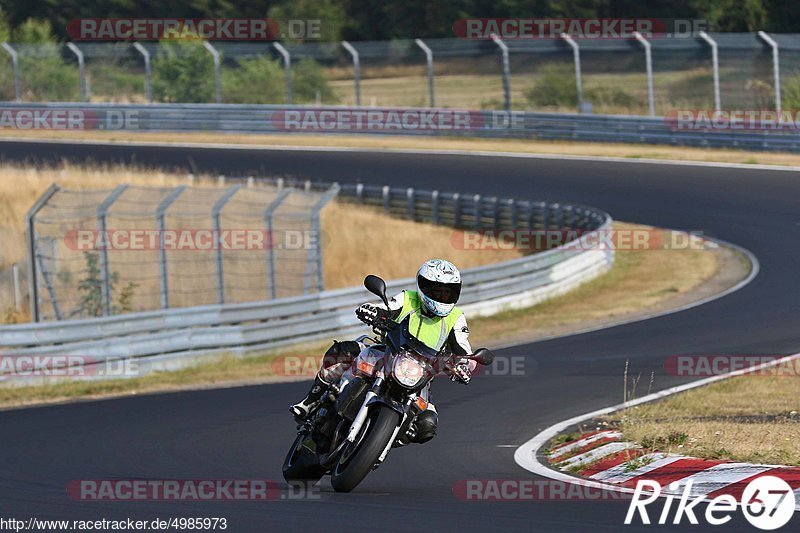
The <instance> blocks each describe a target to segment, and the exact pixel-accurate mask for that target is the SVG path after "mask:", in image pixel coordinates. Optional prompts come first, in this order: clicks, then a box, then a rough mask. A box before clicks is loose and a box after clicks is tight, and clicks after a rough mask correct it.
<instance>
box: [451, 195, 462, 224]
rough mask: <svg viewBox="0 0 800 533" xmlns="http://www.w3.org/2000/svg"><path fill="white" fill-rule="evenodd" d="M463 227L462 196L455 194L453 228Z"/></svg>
mask: <svg viewBox="0 0 800 533" xmlns="http://www.w3.org/2000/svg"><path fill="white" fill-rule="evenodd" d="M459 226H461V195H460V194H459V193H457V192H456V193H453V227H454V228H458V227H459Z"/></svg>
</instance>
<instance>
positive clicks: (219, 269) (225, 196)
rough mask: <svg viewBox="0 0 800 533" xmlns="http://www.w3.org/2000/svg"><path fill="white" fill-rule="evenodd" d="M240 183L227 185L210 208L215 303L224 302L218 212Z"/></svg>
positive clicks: (220, 225)
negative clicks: (215, 265) (215, 271)
mask: <svg viewBox="0 0 800 533" xmlns="http://www.w3.org/2000/svg"><path fill="white" fill-rule="evenodd" d="M240 187H241V185H233V186H231V187H228V190H226V191H225V194H223V195H222V196H221V197H220V199H219V200H217V201H216V203H215V204H214V207H213V208H211V218H212V219H213V220H214V245H215V246H216V248H217V303H219V304H224V303H225V273H224V272H223V270H222V243H221V241H220V233H221V232H222V224H221V223H220V220H219V219H220V212H221V211H222V208H223V207H225V204H227V203H228V200H230V199H231V197H233V195H234V194H236V191H238V190H239V188H240Z"/></svg>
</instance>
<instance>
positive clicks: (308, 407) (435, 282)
mask: <svg viewBox="0 0 800 533" xmlns="http://www.w3.org/2000/svg"><path fill="white" fill-rule="evenodd" d="M460 294H461V273H460V272H459V271H458V268H456V266H455V265H454V264H453V263H451V262H449V261H446V260H444V259H430V260H428V261H426V262H425V263H423V264H422V266H421V267H420V269H419V271H417V290H416V291H410V290H406V291H402V292H400V293H399V294H397V295H395V296H394V297H392V298H391V299H390V300H389V308H388V309H386V308H385V307H384V306H383V304H381V305H379V306H375V305H373V304H370V303H365V304H362V305H361V306H359V307H358V309H356V316H357V317H358V318H359V320H361V321H362V322H365V323H367V324H373V323H374V322H375V321H377V320H379V319H384V318H388V319H391V320H393V321H395V322H398V323H399V322H402V321H403V320H406V319H408V320H409V331H410V332H412V334H413V335H414V336H415V337H416V338H417V339H418V340H420V341H422V342H423V343H425V344H426V345H427V346H429V347H430V348H434V349H436V350H439V349H442V348H443V347H446V349H447V350H449V352H450V353H452V354H453V355H454V356H455V357H456V358H457V361H456V364H455V365H453V366H452V367H450V368H448V371H449V373H450V375H451V379H452V380H453V381H456V382H459V383H463V384H465V385H466V384H468V383H469V381H470V379H471V377H472V371H473V370H474V369H475V366H476V364H477V363H476V362H475V361H472V360H469V359H464V357H466V356H467V355H470V354H472V348H471V347H470V345H469V341H468V337H469V328H468V327H467V320H466V318H465V316H464V313H463V312H462V311H461V310H460V309H459V308H458V307H456V302H457V301H458V297H459V295H460ZM362 349H368V348H364V345H361V344H359V343H357V342H355V341H343V342H338V341H334V342H333V345H332V346H331V347H330V348H329V349H328V351H327V352H325V357H324V358H323V360H322V367H321V368H320V370H319V372H318V373H317V376H316V378H315V379H314V384H313V385H312V386H311V390H310V391H309V392H308V395H307V396H306V397H305V398H303V400H301V401H300V402H298V403H296V404H294V405H292V406H291V407H290V411H291V412H292V414H293V415H294V416H295V418H296V419H297V420H298V421H302V420H304V419H305V418H306V417H308V415H309V413H310V412H311V411H312V410H313V409H314V407H315V406H316V405H317V403H318V402H319V400H320V398H322V395H323V394H325V392H326V391H327V390H328V388H329V387H330V386H331V385H332V384H333V383H336V382H337V381H339V379H340V378H341V377H342V374H344V372H345V371H347V369H348V368H350V366H351V365H352V364H353V361H354V360H355V358H356V357H357V356H358V355H359V353H360V352H361V350H362ZM459 358H460V359H459ZM429 387H430V384H429V385H428V387H426V388H425V389H424V390H423V391H422V393H421V396H423V398H424V399H425V400H426V402H427V400H428V396H429ZM438 422H439V419H438V415H437V413H436V408H435V407H434V405H433V404H432V403H430V402H427V408H426V409H425V410H424V411H423V412H421V413H419V414H418V415H417V417H416V419H415V420H414V427H415V430H416V431H415V435H414V438H413V440H412V442H417V443H422V442H427V441H428V440H430V439H432V438H433V436H434V435H435V433H436V427H437V426H438Z"/></svg>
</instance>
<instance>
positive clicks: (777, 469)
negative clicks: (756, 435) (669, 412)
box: [547, 430, 800, 511]
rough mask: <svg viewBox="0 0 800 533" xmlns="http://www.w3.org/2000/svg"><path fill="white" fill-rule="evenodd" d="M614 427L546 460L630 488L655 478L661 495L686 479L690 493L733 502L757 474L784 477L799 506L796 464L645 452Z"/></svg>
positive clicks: (681, 489) (676, 490) (799, 479)
mask: <svg viewBox="0 0 800 533" xmlns="http://www.w3.org/2000/svg"><path fill="white" fill-rule="evenodd" d="M621 437H622V436H621V434H620V433H619V432H618V431H614V430H609V431H598V432H595V433H591V434H588V435H585V436H583V437H582V438H581V439H579V440H577V441H575V442H571V443H567V444H562V445H561V446H557V447H555V448H553V449H552V450H551V451H550V453H549V454H548V456H547V457H548V461H549V462H550V464H551V465H552V466H553V468H556V469H558V470H561V471H568V470H570V469H572V468H576V467H581V466H583V465H586V466H585V467H584V468H582V470H581V471H580V473H579V474H578V475H580V476H581V477H583V478H586V479H591V480H594V481H598V482H601V483H604V484H611V485H614V486H617V487H624V488H630V489H632V488H635V487H636V485H637V483H638V482H639V481H640V480H648V481H655V482H657V483H659V485H661V486H662V487H663V493H664V494H665V495H670V494H671V495H676V496H677V495H681V494H683V492H684V489H685V488H686V485H687V483H688V482H689V481H691V482H692V485H691V491H690V496H691V497H692V498H696V497H698V496H703V497H705V498H708V499H712V498H716V497H717V496H721V495H723V494H727V495H730V496H733V497H734V498H736V499H737V500H739V499H740V498H741V496H742V493H743V492H744V489H745V487H747V485H748V484H749V483H750V482H751V481H753V480H755V479H757V478H759V477H763V476H774V477H778V478H780V479H783V480H784V481H786V482H787V483H788V484H789V486H790V487H791V488H792V490H793V491H794V493H795V501H796V502H797V503H796V505H795V511H799V510H800V468H796V467H789V466H779V465H760V464H749V463H735V462H729V461H711V460H705V459H697V458H695V457H687V456H683V455H677V454H665V453H648V452H646V451H644V450H642V448H641V447H640V446H638V445H636V444H634V443H632V442H625V441H622V440H621Z"/></svg>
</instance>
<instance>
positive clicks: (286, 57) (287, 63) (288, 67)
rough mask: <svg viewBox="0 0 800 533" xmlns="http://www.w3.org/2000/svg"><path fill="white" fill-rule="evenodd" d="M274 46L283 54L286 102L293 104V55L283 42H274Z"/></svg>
mask: <svg viewBox="0 0 800 533" xmlns="http://www.w3.org/2000/svg"><path fill="white" fill-rule="evenodd" d="M272 46H274V47H275V50H277V51H278V52H279V53H280V54H281V55H282V56H283V71H284V73H285V74H284V75H285V76H286V103H287V104H289V105H291V103H292V56H291V55H290V54H289V50H287V49H286V48H284V47H283V45H282V44H281V43H279V42H278V41H275V42H274V43H272Z"/></svg>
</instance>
